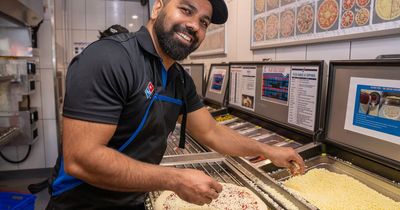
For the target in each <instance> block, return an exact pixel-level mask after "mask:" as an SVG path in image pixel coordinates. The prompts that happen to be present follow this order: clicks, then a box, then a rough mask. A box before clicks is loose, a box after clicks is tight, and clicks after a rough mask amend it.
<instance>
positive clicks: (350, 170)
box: [268, 155, 400, 202]
mask: <svg viewBox="0 0 400 210" xmlns="http://www.w3.org/2000/svg"><path fill="white" fill-rule="evenodd" d="M305 164H306V166H307V170H306V171H308V170H311V169H314V168H324V169H326V170H328V171H330V172H335V173H338V174H346V175H348V176H350V177H353V178H355V179H357V180H358V181H360V182H362V183H363V184H365V185H367V186H368V187H370V188H371V189H374V190H375V191H377V192H379V193H381V194H382V195H385V196H387V197H389V198H391V199H393V200H395V201H397V202H398V201H400V184H399V183H395V182H392V181H390V180H387V179H385V178H383V177H380V176H378V175H376V174H373V173H371V172H369V171H366V170H364V169H362V168H360V167H357V166H354V165H352V164H351V163H350V162H346V161H343V160H340V159H338V158H335V157H332V156H328V155H321V156H317V157H313V158H311V159H309V160H306V161H305ZM268 175H269V176H271V177H272V178H274V179H275V180H276V181H279V182H282V181H285V180H287V179H289V178H290V174H289V172H288V171H287V170H285V169H279V170H277V171H273V172H269V173H268Z"/></svg>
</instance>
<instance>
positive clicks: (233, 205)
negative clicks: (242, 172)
mask: <svg viewBox="0 0 400 210" xmlns="http://www.w3.org/2000/svg"><path fill="white" fill-rule="evenodd" d="M221 184H222V186H223V190H222V192H221V193H220V194H219V197H218V198H217V199H215V200H213V201H212V202H211V203H210V204H205V205H203V206H199V205H196V204H191V203H188V202H186V201H183V200H182V199H180V198H179V197H178V196H177V195H176V194H175V193H174V192H171V191H164V192H163V193H161V195H160V196H159V197H158V198H157V200H156V202H155V205H154V210H167V209H168V210H218V209H226V210H230V209H231V210H238V209H253V210H255V209H259V210H265V209H268V207H267V205H266V204H265V203H264V202H263V201H262V200H261V199H260V198H259V197H258V196H257V195H256V194H254V193H253V192H252V191H250V190H249V189H247V188H245V187H240V186H237V185H234V184H228V183H221Z"/></svg>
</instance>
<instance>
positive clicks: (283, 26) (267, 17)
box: [251, 0, 400, 49]
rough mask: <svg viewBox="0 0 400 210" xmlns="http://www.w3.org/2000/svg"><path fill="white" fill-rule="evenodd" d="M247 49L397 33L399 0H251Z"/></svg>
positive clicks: (399, 10) (398, 31)
mask: <svg viewBox="0 0 400 210" xmlns="http://www.w3.org/2000/svg"><path fill="white" fill-rule="evenodd" d="M251 8H252V18H251V49H262V48H271V47H277V46H289V45H296V44H308V43H318V42H326V41H336V40H345V39H355V38H364V37H372V36H382V35H390V34H396V33H400V0H297V1H296V0H252V7H251Z"/></svg>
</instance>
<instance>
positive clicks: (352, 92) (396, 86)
mask: <svg viewBox="0 0 400 210" xmlns="http://www.w3.org/2000/svg"><path fill="white" fill-rule="evenodd" d="M344 129H345V130H349V131H353V132H356V133H360V134H363V135H367V136H371V137H375V138H378V139H383V140H386V141H389V142H393V143H396V144H400V81H399V80H388V79H371V78H360V77H351V78H350V87H349V95H348V100H347V110H346V119H345V125H344Z"/></svg>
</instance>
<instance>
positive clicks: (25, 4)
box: [0, 0, 43, 26]
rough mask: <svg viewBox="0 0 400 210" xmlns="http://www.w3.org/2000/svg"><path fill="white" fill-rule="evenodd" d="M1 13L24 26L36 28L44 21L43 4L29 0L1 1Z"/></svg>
mask: <svg viewBox="0 0 400 210" xmlns="http://www.w3.org/2000/svg"><path fill="white" fill-rule="evenodd" d="M0 12H3V13H5V14H7V15H8V16H10V17H12V18H14V19H15V20H17V21H18V22H20V23H22V24H24V25H30V26H34V25H37V24H38V23H39V22H40V21H41V20H42V19H43V2H42V1H28V0H1V4H0Z"/></svg>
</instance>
